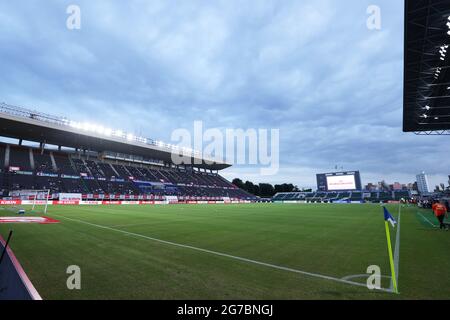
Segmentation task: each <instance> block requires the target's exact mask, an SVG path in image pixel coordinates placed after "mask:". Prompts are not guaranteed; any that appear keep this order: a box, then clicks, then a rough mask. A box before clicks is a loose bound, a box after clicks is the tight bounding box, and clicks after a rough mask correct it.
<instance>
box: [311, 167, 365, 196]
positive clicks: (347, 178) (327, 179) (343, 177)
mask: <svg viewBox="0 0 450 320" xmlns="http://www.w3.org/2000/svg"><path fill="white" fill-rule="evenodd" d="M317 190H318V191H325V192H326V191H353V190H361V176H360V174H359V171H346V172H342V171H341V172H331V173H320V174H317Z"/></svg>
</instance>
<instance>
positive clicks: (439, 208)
mask: <svg viewBox="0 0 450 320" xmlns="http://www.w3.org/2000/svg"><path fill="white" fill-rule="evenodd" d="M431 208H432V209H433V212H434V215H435V216H436V218H437V219H438V220H439V224H440V226H439V227H440V228H441V229H447V230H448V226H446V225H445V223H444V218H445V217H447V218H448V213H447V208H446V207H445V205H443V204H442V203H440V202H439V201H436V202H435V203H434V204H433V206H432V207H431Z"/></svg>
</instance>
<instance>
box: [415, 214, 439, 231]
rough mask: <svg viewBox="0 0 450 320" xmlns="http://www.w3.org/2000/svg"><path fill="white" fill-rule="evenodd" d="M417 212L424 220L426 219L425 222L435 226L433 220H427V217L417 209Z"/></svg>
mask: <svg viewBox="0 0 450 320" xmlns="http://www.w3.org/2000/svg"><path fill="white" fill-rule="evenodd" d="M417 213H418V214H419V215H420V216H421V217H422V218H424V220H425V221H426V222H428V223H429V224H431V225H432V226H433V227H434V228H437V225H435V224H434V223H433V222H431V221H430V220H428V219H427V217H425V216H424V215H423V214H421V213H420V212H419V211H417Z"/></svg>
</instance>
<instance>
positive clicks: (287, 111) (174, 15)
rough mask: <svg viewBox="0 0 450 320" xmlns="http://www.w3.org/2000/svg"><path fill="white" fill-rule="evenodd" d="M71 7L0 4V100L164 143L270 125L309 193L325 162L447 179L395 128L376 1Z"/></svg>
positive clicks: (387, 42) (390, 71)
mask: <svg viewBox="0 0 450 320" xmlns="http://www.w3.org/2000/svg"><path fill="white" fill-rule="evenodd" d="M69 4H71V2H70V1H48V2H46V5H43V4H42V2H39V1H25V0H22V1H14V2H6V1H3V2H1V3H0V47H1V49H0V70H1V73H2V76H1V77H0V96H1V99H0V100H3V101H5V102H8V103H11V104H18V105H24V106H26V107H31V108H37V109H39V110H42V111H45V112H51V113H55V114H59V115H64V116H68V117H70V118H73V119H75V120H90V121H94V122H100V123H102V124H105V125H108V126H112V127H118V128H123V129H125V130H128V131H134V132H136V133H138V134H142V135H145V136H148V137H153V138H155V139H161V140H165V141H168V140H169V138H170V134H171V132H172V131H173V130H175V129H177V128H181V127H184V128H188V129H189V128H192V125H193V121H194V120H203V121H204V124H205V127H209V128H211V127H218V128H244V129H245V128H279V129H280V133H281V141H280V150H281V154H280V160H281V169H280V171H279V174H278V175H277V176H275V177H262V178H261V177H259V176H258V175H257V174H256V173H255V172H254V171H252V170H253V169H249V168H245V167H244V168H241V167H237V168H231V169H229V170H228V171H225V172H224V174H225V175H227V176H228V177H232V176H233V175H241V176H244V178H245V177H249V178H252V179H254V180H259V181H261V180H269V181H273V182H282V181H287V180H289V181H293V182H295V183H297V184H299V185H305V186H307V185H312V184H314V173H316V172H317V171H328V170H331V169H332V168H333V167H334V166H335V165H336V164H339V165H343V166H344V167H345V168H347V169H359V170H361V171H362V174H363V179H365V180H366V181H365V182H368V181H369V180H371V181H374V182H375V181H377V180H381V179H386V180H389V181H391V182H393V181H394V180H400V181H402V182H409V181H412V180H413V179H414V176H415V174H416V173H417V172H419V171H422V170H426V171H427V172H429V173H430V174H432V175H433V176H432V179H431V180H432V181H433V182H438V181H443V180H444V178H445V175H446V174H447V173H449V172H448V160H446V159H448V157H449V155H450V154H449V151H448V147H445V145H444V144H445V143H446V142H447V141H446V140H444V138H440V137H417V136H414V135H411V134H403V133H402V132H401V116H402V81H403V20H402V15H403V7H402V6H403V4H402V2H401V1H388V0H382V1H378V3H377V4H378V5H379V6H380V7H381V10H382V11H381V13H382V29H381V30H380V31H370V30H368V29H367V28H366V19H367V17H368V16H367V14H366V8H367V6H368V5H370V4H372V3H370V1H361V0H352V1H345V2H343V1H338V0H334V1H333V0H315V1H312V0H311V1H297V0H293V1H282V2H280V1H245V2H242V1H225V0H223V1H218V0H214V1H193V0H192V1H177V2H176V3H174V2H169V1H129V2H123V1H118V0H116V1H105V0H103V1H77V4H78V5H79V6H80V7H81V14H82V29H81V30H77V31H70V30H68V29H67V28H66V26H65V23H66V18H67V14H66V12H65V11H66V8H67V6H68V5H69Z"/></svg>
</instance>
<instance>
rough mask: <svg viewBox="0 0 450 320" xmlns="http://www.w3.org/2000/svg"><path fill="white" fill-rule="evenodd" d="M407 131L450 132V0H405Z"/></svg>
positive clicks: (405, 118)
mask: <svg viewBox="0 0 450 320" xmlns="http://www.w3.org/2000/svg"><path fill="white" fill-rule="evenodd" d="M404 45H405V51H404V55H405V60H404V92H403V94H404V100H403V108H404V112H403V131H405V132H415V133H416V134H450V131H448V130H450V47H449V45H450V0H405V44H404Z"/></svg>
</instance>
